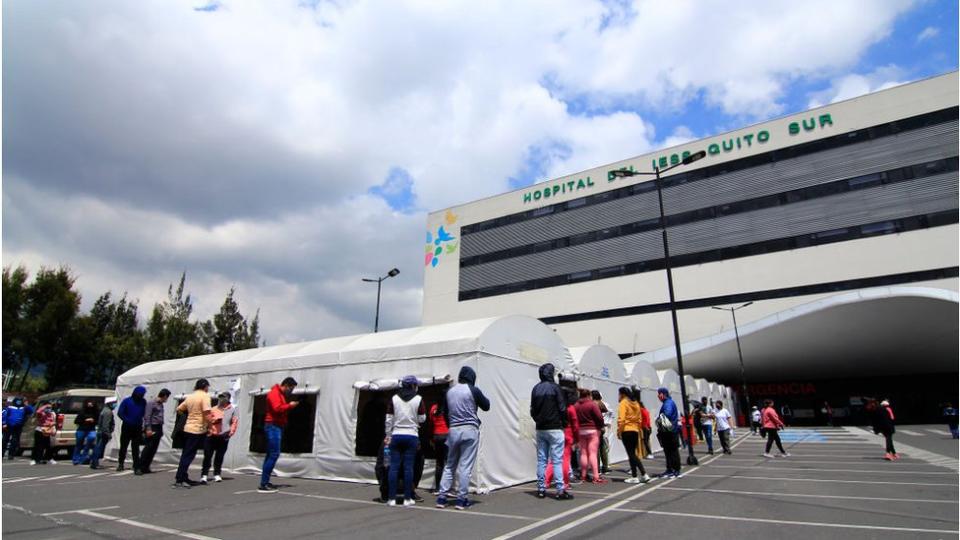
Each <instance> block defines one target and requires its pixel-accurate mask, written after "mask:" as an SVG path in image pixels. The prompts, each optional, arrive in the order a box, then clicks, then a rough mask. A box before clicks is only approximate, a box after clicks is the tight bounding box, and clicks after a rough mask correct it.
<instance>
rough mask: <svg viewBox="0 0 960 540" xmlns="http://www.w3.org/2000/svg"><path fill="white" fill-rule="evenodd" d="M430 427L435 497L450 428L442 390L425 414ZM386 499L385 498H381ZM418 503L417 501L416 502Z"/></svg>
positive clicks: (445, 394)
mask: <svg viewBox="0 0 960 540" xmlns="http://www.w3.org/2000/svg"><path fill="white" fill-rule="evenodd" d="M427 416H428V420H429V421H430V425H431V426H432V427H433V437H432V439H431V441H432V442H433V455H434V456H435V458H436V460H437V463H436V466H435V467H434V469H433V489H432V490H431V491H430V492H431V493H432V494H434V495H436V494H438V493H440V477H441V476H443V468H444V466H445V465H446V463H447V435H449V433H450V428H449V426H447V391H446V390H444V391H443V394H441V396H440V399H439V400H438V401H437V402H436V403H434V404H433V405H431V406H430V410H429V411H428V413H427ZM383 498H384V499H386V497H383ZM418 502H419V501H418Z"/></svg>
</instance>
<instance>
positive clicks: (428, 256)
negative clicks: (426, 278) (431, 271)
mask: <svg viewBox="0 0 960 540" xmlns="http://www.w3.org/2000/svg"><path fill="white" fill-rule="evenodd" d="M444 221H446V224H445V225H441V226H439V227H437V230H436V232H434V233H431V232H430V231H427V245H426V247H425V248H424V254H423V265H424V266H432V267H435V266H437V265H438V264H440V256H441V255H443V254H444V253H446V254H447V255H450V254H452V253H456V251H457V248H458V247H460V242H455V240H456V237H455V236H453V235H451V234H450V233H448V232H447V231H446V229H445V228H444V227H450V226H453V225H454V224H455V223H456V222H457V216H456V214H454V213H453V212H451V211H450V210H447V215H446V216H444Z"/></svg>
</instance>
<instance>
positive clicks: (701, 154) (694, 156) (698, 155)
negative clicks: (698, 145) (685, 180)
mask: <svg viewBox="0 0 960 540" xmlns="http://www.w3.org/2000/svg"><path fill="white" fill-rule="evenodd" d="M705 157H707V152H706V151H705V150H701V151H699V152H697V153H696V154H690V155H689V156H687V157H685V158H683V164H684V165H689V164H691V163H693V162H694V161H699V160H701V159H703V158H705Z"/></svg>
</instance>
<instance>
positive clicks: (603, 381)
mask: <svg viewBox="0 0 960 540" xmlns="http://www.w3.org/2000/svg"><path fill="white" fill-rule="evenodd" d="M570 356H571V357H572V358H573V364H574V366H576V368H575V369H576V374H577V376H578V381H577V385H578V386H579V387H580V388H589V389H590V390H599V391H600V394H601V395H602V396H603V400H604V401H605V402H606V403H607V405H608V406H609V407H610V410H611V411H612V412H613V426H612V427H611V429H610V432H609V433H607V434H606V437H607V443H608V444H609V447H610V463H614V462H617V461H623V460H625V459H627V453H626V452H625V451H624V449H623V445H621V444H620V443H619V442H618V441H617V427H616V426H617V399H618V396H619V393H618V391H619V389H620V387H621V386H629V383H628V381H627V375H626V373H624V371H623V361H622V360H620V356H619V355H618V354H617V352H616V351H614V350H613V349H611V348H610V347H607V346H606V345H591V346H589V347H574V348H572V349H570Z"/></svg>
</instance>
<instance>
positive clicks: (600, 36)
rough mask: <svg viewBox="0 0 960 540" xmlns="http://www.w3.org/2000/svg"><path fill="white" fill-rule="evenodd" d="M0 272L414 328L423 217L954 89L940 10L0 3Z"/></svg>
mask: <svg viewBox="0 0 960 540" xmlns="http://www.w3.org/2000/svg"><path fill="white" fill-rule="evenodd" d="M2 6H3V7H2V9H3V12H2V15H3V42H2V47H3V49H2V55H3V56H2V60H3V68H2V74H3V106H2V121H3V132H2V137H3V156H2V158H3V161H2V167H3V176H2V196H3V207H2V211H3V216H2V258H3V265H4V266H16V265H21V264H22V265H25V266H26V267H27V268H28V269H29V270H31V271H36V270H37V269H38V268H39V267H41V266H48V267H50V266H59V265H67V266H69V267H70V268H71V269H72V271H73V273H74V275H75V276H76V278H77V281H76V283H77V287H78V289H79V290H80V292H81V294H82V297H83V304H82V307H83V309H89V307H90V306H91V305H92V303H93V302H94V301H95V300H96V298H97V297H98V296H99V295H101V294H102V293H104V292H107V291H111V292H112V293H113V294H114V295H120V294H124V293H126V294H127V295H128V297H130V298H133V299H136V300H138V301H139V303H140V306H141V312H142V318H143V317H145V316H146V315H148V314H149V311H150V309H151V308H152V306H153V304H154V303H155V302H157V301H160V300H163V299H164V298H165V297H166V292H167V287H168V285H169V284H170V283H171V282H175V281H176V280H177V279H178V278H179V276H180V273H181V272H186V274H187V289H188V291H189V292H190V293H192V297H193V300H194V303H195V314H196V315H197V316H199V317H201V318H204V319H205V318H208V317H210V316H211V315H212V314H213V313H214V312H215V311H216V310H217V309H218V308H219V305H220V303H222V301H223V298H224V296H225V295H226V294H227V292H228V291H229V289H230V288H231V287H236V298H237V300H238V302H239V304H240V308H241V310H242V311H243V312H244V313H249V314H252V313H253V312H254V311H255V310H257V309H259V310H260V317H261V322H262V332H263V336H264V338H265V340H266V341H267V343H268V344H278V343H285V342H294V341H303V340H310V339H319V338H323V337H330V336H338V335H347V334H356V333H363V332H368V331H371V330H372V327H373V315H374V308H375V302H376V285H375V284H374V285H371V284H369V283H364V282H362V281H361V278H363V277H367V278H375V277H377V276H383V275H385V274H386V272H387V271H388V270H389V269H391V268H393V267H397V268H399V269H400V275H399V276H397V277H395V278H391V279H389V280H388V281H386V282H384V284H383V300H382V310H381V318H380V326H381V329H392V328H401V327H409V326H416V325H418V324H419V322H420V316H421V306H422V283H423V258H422V257H423V254H422V249H423V247H422V246H423V236H424V232H425V230H426V215H427V212H429V211H435V210H441V209H443V208H446V207H449V206H452V205H456V204H462V203H466V202H469V201H471V200H474V199H478V198H481V197H487V196H491V195H496V194H498V193H502V192H504V191H507V190H510V189H515V188H519V187H523V186H527V185H530V184H532V183H534V182H541V181H546V180H549V179H551V178H556V177H558V176H562V175H566V174H571V173H575V172H578V171H581V170H585V169H588V168H592V167H595V166H598V165H601V164H604V163H609V162H613V161H617V160H621V159H626V158H629V157H633V156H637V155H640V154H643V153H646V152H648V151H652V150H655V149H657V148H660V147H665V146H671V145H674V144H679V143H682V142H685V141H688V140H691V139H698V138H701V137H706V136H710V135H713V134H716V133H720V132H723V131H726V130H730V129H735V128H738V127H742V126H744V125H747V124H751V123H755V122H759V121H763V120H766V119H769V118H773V117H777V116H782V115H785V114H790V113H793V112H798V111H803V110H805V109H807V108H810V107H814V106H818V105H822V104H826V103H831V102H834V101H838V100H843V99H849V98H852V97H856V96H859V95H862V94H865V93H869V92H872V91H876V90H880V89H883V88H888V87H890V86H895V85H898V84H903V83H906V82H910V81H915V80H918V79H923V78H926V77H930V76H934V75H938V74H942V73H946V72H949V71H954V70H956V69H957V63H958V60H957V43H958V35H957V20H958V13H957V2H956V1H955V0H944V1H931V0H927V1H922V0H916V1H909V0H863V1H856V0H845V1H843V2H837V1H835V0H807V1H804V2H796V1H766V2H728V1H719V0H699V1H692V0H675V1H671V2H662V1H656V0H643V1H633V2H631V1H627V0H606V1H590V0H550V1H546V0H544V1H540V0H529V1H521V2H516V1H509V2H508V1H496V0H491V1H486V2H466V1H464V2H459V1H449V2H432V1H427V0H384V1H380V2H374V1H369V2H368V1H350V0H336V1H323V0H313V1H305V0H299V1H296V0H291V1H287V0H272V1H270V2H250V1H245V2H231V1H226V0H223V1H213V2H207V1H206V0H200V1H192V2H191V1H170V0H139V1H137V2H127V1H120V0H117V1H97V0H89V1H84V2H51V1H43V0H12V1H7V2H3V4H2Z"/></svg>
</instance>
